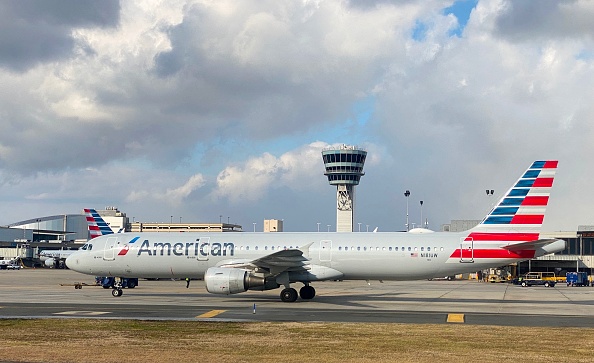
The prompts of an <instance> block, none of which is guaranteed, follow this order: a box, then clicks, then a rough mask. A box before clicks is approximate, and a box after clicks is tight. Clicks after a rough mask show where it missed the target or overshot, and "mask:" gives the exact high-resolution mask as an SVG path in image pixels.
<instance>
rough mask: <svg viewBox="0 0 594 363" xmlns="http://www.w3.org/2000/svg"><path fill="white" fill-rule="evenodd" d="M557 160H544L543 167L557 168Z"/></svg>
mask: <svg viewBox="0 0 594 363" xmlns="http://www.w3.org/2000/svg"><path fill="white" fill-rule="evenodd" d="M557 164H559V161H558V160H548V161H546V162H545V164H544V166H543V169H557Z"/></svg>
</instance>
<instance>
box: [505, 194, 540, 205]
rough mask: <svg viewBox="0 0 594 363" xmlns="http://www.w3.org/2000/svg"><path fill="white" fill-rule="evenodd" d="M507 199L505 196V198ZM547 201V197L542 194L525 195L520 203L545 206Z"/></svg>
mask: <svg viewBox="0 0 594 363" xmlns="http://www.w3.org/2000/svg"><path fill="white" fill-rule="evenodd" d="M506 199H507V198H506ZM548 202H549V197H548V196H547V197H544V196H527V197H526V198H524V201H523V202H522V203H521V205H522V206H533V205H540V206H545V207H546V205H547V204H548Z"/></svg>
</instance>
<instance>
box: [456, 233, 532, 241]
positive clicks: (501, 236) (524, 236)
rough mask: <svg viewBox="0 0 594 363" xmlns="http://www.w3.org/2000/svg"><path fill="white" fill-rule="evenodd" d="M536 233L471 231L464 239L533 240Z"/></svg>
mask: <svg viewBox="0 0 594 363" xmlns="http://www.w3.org/2000/svg"><path fill="white" fill-rule="evenodd" d="M537 239H538V233H516V232H512V233H507V232H491V233H489V232H472V233H471V234H470V235H469V236H468V237H466V241H470V240H474V241H481V242H484V241H520V242H521V241H535V240H537Z"/></svg>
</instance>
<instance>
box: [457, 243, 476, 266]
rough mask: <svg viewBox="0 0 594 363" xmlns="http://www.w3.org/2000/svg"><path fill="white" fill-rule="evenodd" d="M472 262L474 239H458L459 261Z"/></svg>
mask: <svg viewBox="0 0 594 363" xmlns="http://www.w3.org/2000/svg"><path fill="white" fill-rule="evenodd" d="M473 262H474V240H473V239H472V238H469V237H466V238H463V239H461V240H460V263H473Z"/></svg>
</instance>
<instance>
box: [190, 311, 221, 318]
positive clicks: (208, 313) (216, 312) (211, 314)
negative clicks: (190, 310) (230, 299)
mask: <svg viewBox="0 0 594 363" xmlns="http://www.w3.org/2000/svg"><path fill="white" fill-rule="evenodd" d="M225 311H227V310H211V311H209V312H207V313H204V314H202V315H198V316H197V318H199V319H201V318H214V317H215V316H217V315H219V314H222V313H224V312H225Z"/></svg>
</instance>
